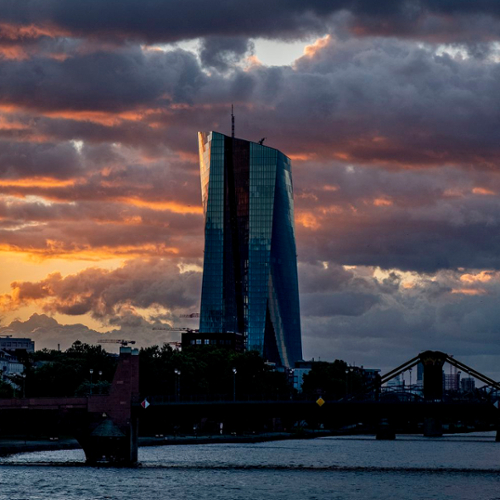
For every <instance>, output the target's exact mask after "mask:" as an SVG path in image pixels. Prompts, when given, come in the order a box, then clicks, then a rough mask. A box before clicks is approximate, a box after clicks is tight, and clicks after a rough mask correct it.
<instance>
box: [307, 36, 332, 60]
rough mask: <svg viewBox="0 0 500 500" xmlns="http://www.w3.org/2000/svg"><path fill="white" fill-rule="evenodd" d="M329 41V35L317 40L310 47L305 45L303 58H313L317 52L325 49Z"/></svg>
mask: <svg viewBox="0 0 500 500" xmlns="http://www.w3.org/2000/svg"><path fill="white" fill-rule="evenodd" d="M331 39H332V37H331V35H326V36H324V37H322V38H318V39H317V40H316V41H315V42H314V43H312V44H311V45H306V46H305V47H304V56H306V57H311V58H312V57H314V56H315V55H316V53H317V52H319V51H320V50H321V49H323V48H325V47H326V46H327V45H328V44H329V43H330V40H331Z"/></svg>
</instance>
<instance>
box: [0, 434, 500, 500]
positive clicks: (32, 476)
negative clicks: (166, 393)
mask: <svg viewBox="0 0 500 500" xmlns="http://www.w3.org/2000/svg"><path fill="white" fill-rule="evenodd" d="M494 439H495V436H494V433H481V434H479V433H477V434H473V435H470V434H469V435H455V436H452V437H451V436H450V437H443V438H435V439H430V438H423V437H419V436H398V439H397V440H396V441H376V440H375V439H374V438H372V437H342V438H339V437H336V438H321V439H314V440H307V441H299V440H297V441H295V440H291V441H278V442H267V443H257V444H210V445H186V446H184V445H176V446H159V447H148V448H140V450H139V460H140V462H141V465H140V467H138V468H136V469H114V468H95V467H94V468H91V467H86V466H85V465H84V456H83V452H81V451H80V450H70V451H52V452H38V453H25V454H19V455H14V456H11V457H6V458H1V459H0V500H39V499H40V500H41V499H43V500H45V499H51V500H59V499H61V500H77V499H78V500H104V499H107V500H132V499H133V500H136V499H147V500H156V499H176V500H184V499H186V500H191V499H192V500H195V499H196V500H204V499H207V500H218V499H223V500H225V499H228V500H246V499H249V500H250V499H251V500H260V499H272V500H280V499H287V500H295V499H297V500H298V499H301V500H302V499H306V500H323V499H325V500H326V499H328V500H332V499H333V500H335V499H339V500H340V499H342V500H344V499H384V500H385V499H405V500H422V499H454V500H456V499H464V500H465V499H474V500H476V499H481V500H493V499H500V443H495V442H494Z"/></svg>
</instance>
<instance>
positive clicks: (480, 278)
mask: <svg viewBox="0 0 500 500" xmlns="http://www.w3.org/2000/svg"><path fill="white" fill-rule="evenodd" d="M496 275H497V273H495V272H494V271H481V272H480V273H478V274H462V276H460V281H463V282H464V283H478V282H479V283H487V282H488V281H491V280H492V279H493V278H494V277H495V276H496Z"/></svg>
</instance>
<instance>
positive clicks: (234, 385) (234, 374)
mask: <svg viewBox="0 0 500 500" xmlns="http://www.w3.org/2000/svg"><path fill="white" fill-rule="evenodd" d="M237 373H238V372H237V370H236V368H233V401H236V374H237Z"/></svg>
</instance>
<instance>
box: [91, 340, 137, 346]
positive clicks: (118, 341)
mask: <svg viewBox="0 0 500 500" xmlns="http://www.w3.org/2000/svg"><path fill="white" fill-rule="evenodd" d="M98 343H99V344H120V345H122V346H127V345H129V344H135V340H122V339H103V340H99V341H98Z"/></svg>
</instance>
